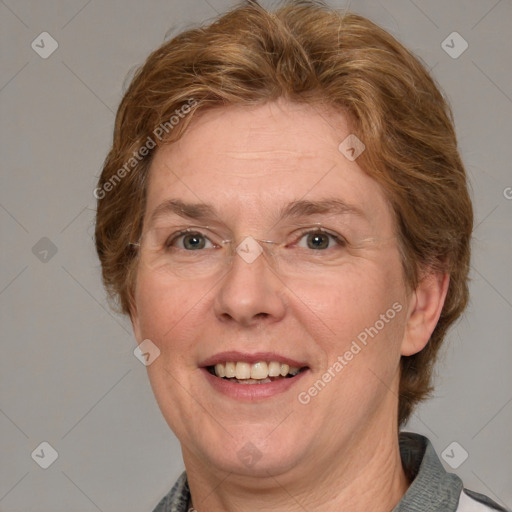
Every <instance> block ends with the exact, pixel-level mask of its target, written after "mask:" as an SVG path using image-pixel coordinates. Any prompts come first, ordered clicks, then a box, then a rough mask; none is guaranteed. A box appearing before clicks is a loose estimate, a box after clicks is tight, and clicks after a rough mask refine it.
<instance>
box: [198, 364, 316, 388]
mask: <svg viewBox="0 0 512 512" xmlns="http://www.w3.org/2000/svg"><path fill="white" fill-rule="evenodd" d="M305 369H306V367H302V368H299V367H297V366H290V365H288V364H286V363H280V362H278V361H268V362H267V361H258V362H256V363H254V364H250V363H247V362H244V361H236V362H235V361H226V362H224V363H217V364H216V365H212V366H208V367H207V370H208V371H209V372H210V373H211V374H212V375H215V376H216V377H219V378H221V379H225V380H228V381H230V382H233V383H236V384H268V383H270V382H275V381H276V380H281V379H286V378H292V377H295V376H296V375H297V374H298V373H300V372H301V371H303V370H305Z"/></svg>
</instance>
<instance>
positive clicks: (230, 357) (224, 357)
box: [199, 350, 307, 368]
mask: <svg viewBox="0 0 512 512" xmlns="http://www.w3.org/2000/svg"><path fill="white" fill-rule="evenodd" d="M228 361H232V362H234V363H236V362H238V361H240V362H244V363H249V364H255V363H258V362H260V361H277V362H278V363H281V364H287V365H288V366H292V367H295V368H303V367H304V366H307V363H305V362H300V361H296V360H295V359H291V358H290V357H286V356H283V355H281V354H277V353H275V352H255V353H253V354H249V353H247V352H238V351H236V350H233V351H229V352H220V353H219V354H215V355H213V356H211V357H209V358H208V359H205V360H204V361H202V363H201V364H200V365H199V366H201V367H203V368H204V367H207V366H215V365H216V364H218V363H225V362H228Z"/></svg>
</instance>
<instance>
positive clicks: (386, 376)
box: [131, 100, 448, 512]
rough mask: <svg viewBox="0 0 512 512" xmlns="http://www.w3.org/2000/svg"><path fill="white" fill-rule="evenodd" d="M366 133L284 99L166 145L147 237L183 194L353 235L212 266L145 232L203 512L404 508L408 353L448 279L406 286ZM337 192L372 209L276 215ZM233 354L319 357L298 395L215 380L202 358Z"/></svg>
mask: <svg viewBox="0 0 512 512" xmlns="http://www.w3.org/2000/svg"><path fill="white" fill-rule="evenodd" d="M350 133H351V131H350V124H349V120H348V119H347V118H346V117H345V116H344V115H343V114H342V113H340V112H333V111H330V112H328V111H325V110H321V109H320V108H319V107H312V106H309V105H298V104H294V103H289V102H287V101H284V100H279V101H278V102H273V103H268V104H266V105H262V106H258V107H250V108H249V107H227V108H222V109H218V110H213V111H209V112H206V113H203V114H202V115H201V116H200V117H198V118H196V119H194V120H193V122H192V123H191V125H190V127H189V130H188V131H187V132H186V134H185V135H184V136H183V137H182V138H181V139H180V140H179V141H178V142H177V143H175V144H173V145H171V146H167V147H162V148H160V149H159V150H158V151H157V153H156V154H155V158H154V160H153V162H152V166H151V170H150V179H149V186H148V191H147V207H146V213H145V222H144V228H143V233H149V232H150V230H151V228H152V227H155V226H154V225H153V226H152V225H150V224H149V222H148V219H149V218H150V217H151V214H152V212H153V211H154V210H155V208H156V207H157V206H158V205H159V204H161V203H162V202H163V201H165V200H167V199H169V198H179V199H181V200H183V201H187V202H206V203H211V204H213V205H214V206H215V207H216V208H217V210H218V216H217V217H216V218H215V219H212V223H218V224H215V225H216V226H217V227H216V229H217V231H218V232H219V234H220V235H221V237H223V238H234V239H235V240H236V241H241V240H243V239H244V237H245V236H253V237H254V238H255V239H262V240H274V241H275V240H281V239H283V238H285V239H286V240H289V241H293V242H294V243H295V242H296V243H297V244H298V243H299V241H298V240H295V239H294V238H293V236H290V233H294V232H295V231H296V229H297V226H300V227H311V226H312V225H313V227H314V225H315V223H317V222H320V223H322V225H323V227H325V228H326V229H328V230H330V231H331V232H336V233H339V234H340V235H342V236H344V237H345V238H346V239H347V240H348V241H349V245H348V246H347V247H345V248H340V247H338V246H336V245H334V248H329V249H327V251H331V253H330V254H331V255H334V256H332V259H331V260H329V261H330V262H329V263H324V264H322V263H321V262H320V263H315V265H314V267H313V266H312V267H308V269H309V270H308V271H307V272H302V273H300V272H288V273H286V272H280V269H279V268H277V267H275V266H273V264H272V263H271V262H269V260H267V259H265V257H259V258H257V259H256V260H255V261H254V262H252V263H247V262H246V261H244V260H243V259H242V258H241V257H238V256H235V257H234V258H233V261H232V264H231V266H230V267H224V268H223V270H222V271H219V272H213V273H203V274H198V275H195V276H192V275H189V274H186V273H184V272H177V271H174V270H173V269H172V267H169V266H168V265H163V264H161V260H160V259H158V258H157V257H156V256H155V254H156V253H151V254H149V253H148V252H144V247H145V246H144V244H143V248H142V252H141V260H140V264H139V268H138V274H137V281H136V289H135V300H134V306H133V310H132V314H131V318H132V323H133V328H134V333H135V336H136V339H137V340H138V342H139V343H140V342H141V341H142V340H144V339H150V340H152V342H153V343H155V345H157V346H158V347H159V349H160V351H161V354H160V356H159V357H158V358H157V359H156V360H155V361H154V362H153V363H152V364H151V365H150V366H148V367H147V369H148V375H149V379H150V382H151V385H152V388H153V391H154V394H155V397H156V399H157V402H158V404H159V406H160V409H161V411H162V413H163V415H164V417H165V419H166V421H167V422H168V424H169V426H170V427H171V429H172V430H173V431H174V433H175V434H176V436H177V437H178V439H179V441H180V443H181V446H182V452H183V458H184V462H185V467H186V470H187V475H188V480H189V485H190V488H191V493H192V500H193V504H194V507H195V508H196V509H197V510H198V511H199V512H203V511H205V510H207V511H208V512H216V511H235V510H245V511H252V510H254V511H256V510H266V511H271V510H280V511H288V510H289V511H292V510H308V511H316V510H322V511H324V512H325V511H339V510H350V511H355V512H357V511H363V510H364V511H366V510H373V511H377V512H379V511H389V510H391V509H392V508H393V506H395V505H396V504H397V503H398V502H399V500H400V499H401V497H402V496H403V494H404V493H405V492H406V490H407V487H408V485H409V482H408V481H407V479H406V477H405V474H404V472H403V470H402V466H401V461H400V455H399V449H398V436H397V432H398V426H397V404H398V391H397V390H398V384H399V361H400V357H401V355H411V354H414V353H416V352H418V351H419V350H421V349H422V348H423V347H424V345H425V344H426V343H427V341H428V339H429V337H430V334H431V333H432V331H433V329H434V327H435V325H436V323H437V320H438V318H439V315H440V312H441V309H442V305H443V302H444V298H445V295H446V291H447V287H448V276H446V275H435V274H429V275H428V276H427V277H426V278H425V279H424V280H423V281H422V282H421V283H420V284H419V286H418V288H417V289H416V290H410V289H409V288H408V287H407V286H406V284H405V283H404V280H403V272H402V265H401V261H400V255H399V251H398V248H397V241H396V238H395V234H396V233H395V224H394V220H393V214H392V210H391V208H390V206H389V203H388V202H387V200H386V198H385V195H384V193H383V191H382V190H381V188H380V186H379V185H378V184H377V183H376V182H375V181H374V180H373V179H371V178H370V177H369V176H368V175H367V174H365V173H364V172H363V171H362V169H361V168H360V167H359V165H358V164H357V160H356V161H355V162H351V161H349V160H348V159H347V158H345V156H344V155H343V154H341V153H340V151H339V150H338V145H339V144H340V142H341V141H342V140H343V139H345V137H347V136H348V135H349V134H350ZM326 197H329V198H332V197H336V198H338V199H342V200H343V201H345V202H347V203H350V204H351V205H354V206H356V207H357V208H359V209H360V210H361V211H362V213H363V215H364V216H358V215H343V216H339V217H335V216H329V215H321V216H316V217H314V218H303V219H297V220H296V221H295V222H294V223H293V225H291V224H284V225H281V224H277V225H276V217H275V212H276V210H277V208H278V207H281V206H283V205H285V204H287V203H289V202H291V201H293V200H298V199H308V200H318V199H324V198H326ZM160 221H161V222H160V224H158V225H156V226H157V227H163V226H169V224H173V223H174V224H176V225H179V226H180V227H181V226H182V225H184V224H187V221H184V220H183V219H180V218H179V217H168V218H166V219H160ZM192 224H194V223H193V222H192ZM196 225H197V223H196ZM209 225H211V224H210V223H209ZM306 239H307V237H306V238H302V239H301V240H302V241H301V242H300V244H302V246H304V243H305V240H306ZM146 249H147V247H146ZM182 250H183V249H182ZM286 250H290V251H294V250H297V246H296V245H295V246H294V245H293V244H290V245H289V246H288V248H287V249H286ZM302 250H303V251H304V250H307V249H302ZM309 250H311V251H314V249H309ZM324 254H326V253H324ZM321 256H322V255H321ZM326 261H328V260H326ZM394 303H399V304H400V305H401V306H402V309H401V311H400V312H399V313H398V314H397V315H396V316H395V317H394V318H393V319H392V320H390V321H389V322H388V323H386V324H385V327H384V328H382V329H381V330H380V331H379V333H378V335H376V336H375V337H374V338H372V339H370V340H369V342H368V344H367V346H365V347H364V348H363V349H362V350H361V351H360V352H359V353H358V354H357V355H355V356H354V358H353V359H352V360H351V361H349V362H348V364H347V365H346V366H344V367H343V370H342V371H340V372H339V373H336V376H335V377H334V378H332V380H331V381H330V382H329V383H328V384H327V385H326V386H325V387H324V388H323V389H322V390H321V392H319V393H318V394H317V395H316V396H315V397H314V398H312V399H311V401H310V402H309V403H308V404H306V405H304V404H301V403H300V402H299V401H298V399H297V397H298V394H299V392H303V391H307V390H308V388H310V387H311V386H312V385H313V384H314V383H315V381H317V380H318V379H319V378H321V376H322V375H323V374H324V373H325V371H326V370H327V369H328V368H329V367H332V365H333V363H334V362H335V361H336V360H337V358H338V356H340V355H343V354H344V353H345V352H346V351H347V350H348V349H349V348H350V346H351V343H352V341H353V340H355V339H356V337H357V335H358V334H359V333H361V332H362V331H364V329H365V328H368V327H370V326H374V325H375V323H376V321H377V320H378V319H379V318H380V315H381V314H384V313H386V311H387V310H388V309H389V308H391V306H392V304H394ZM230 350H237V351H240V352H249V353H255V352H259V351H270V352H277V353H279V354H282V355H285V356H288V357H291V358H293V359H296V360H299V361H307V365H308V367H309V370H308V371H307V374H305V375H303V376H301V380H300V382H299V383H297V384H294V385H293V386H292V387H291V388H290V389H289V390H288V391H286V392H284V393H281V394H279V395H276V396H273V397H270V398H266V399H261V400H256V401H254V402H251V403H248V402H246V401H245V402H243V401H239V400H236V399H234V398H231V397H227V396H225V395H223V394H221V393H219V392H218V391H217V390H215V389H214V388H213V387H212V385H211V384H210V383H209V382H208V380H207V379H206V378H205V376H204V372H203V371H202V370H200V369H199V365H200V363H201V362H202V361H204V360H205V359H206V358H207V357H211V356H213V355H214V354H217V353H219V352H224V351H230ZM248 442H250V443H251V446H253V447H255V448H252V449H253V450H256V453H258V455H259V457H260V458H259V460H257V462H256V463H254V464H252V465H250V466H249V465H247V464H246V463H244V461H243V460H241V458H240V457H239V452H240V450H243V449H244V446H245V447H246V448H245V449H246V450H247V445H246V443H248Z"/></svg>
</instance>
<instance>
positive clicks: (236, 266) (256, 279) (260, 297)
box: [214, 252, 286, 327]
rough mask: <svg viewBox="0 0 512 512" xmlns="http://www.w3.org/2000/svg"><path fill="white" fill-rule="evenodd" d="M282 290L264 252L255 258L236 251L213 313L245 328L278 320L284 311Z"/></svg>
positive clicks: (219, 291)
mask: <svg viewBox="0 0 512 512" xmlns="http://www.w3.org/2000/svg"><path fill="white" fill-rule="evenodd" d="M285 289H286V287H285V285H284V284H283V282H282V281H281V280H280V279H279V277H278V276H277V275H276V271H275V270H274V269H273V268H271V264H270V261H269V260H267V255H266V254H265V253H261V254H259V256H258V257H256V259H254V260H252V259H251V258H250V257H249V258H248V257H246V256H245V255H244V253H243V252H240V253H235V254H234V256H233V260H232V263H231V266H230V268H229V270H228V271H227V273H226V274H225V275H224V277H223V278H222V281H221V284H220V288H219V290H218V292H217V295H216V298H215V303H214V309H215V314H216V316H217V318H219V320H221V321H222V322H232V323H237V324H239V325H242V326H244V327H250V326H252V325H256V324H259V323H262V322H268V323H273V322H276V321H279V320H281V319H282V318H283V317H284V315H285V312H286V300H285V296H286V294H285Z"/></svg>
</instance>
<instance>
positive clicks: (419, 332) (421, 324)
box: [401, 273, 450, 356]
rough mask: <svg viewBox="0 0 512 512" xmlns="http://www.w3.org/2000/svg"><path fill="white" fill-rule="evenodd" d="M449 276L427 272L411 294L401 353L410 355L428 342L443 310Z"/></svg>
mask: <svg viewBox="0 0 512 512" xmlns="http://www.w3.org/2000/svg"><path fill="white" fill-rule="evenodd" d="M449 283H450V276H449V275H448V274H440V273H429V274H427V275H426V276H425V277H424V278H423V279H422V280H421V281H420V282H419V284H418V286H417V287H416V289H415V290H414V291H413V292H412V294H411V302H410V304H409V311H408V318H407V325H406V328H405V335H404V339H403V341H402V348H401V354H402V355H403V356H412V355H413V354H416V353H417V352H420V351H421V350H422V349H423V348H424V347H425V345H426V344H427V343H428V340H429V339H430V336H431V335H432V332H433V331H434V329H435V327H436V325H437V322H438V320H439V317H440V316H441V311H442V310H443V306H444V301H445V299H446V294H447V293H448V285H449Z"/></svg>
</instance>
